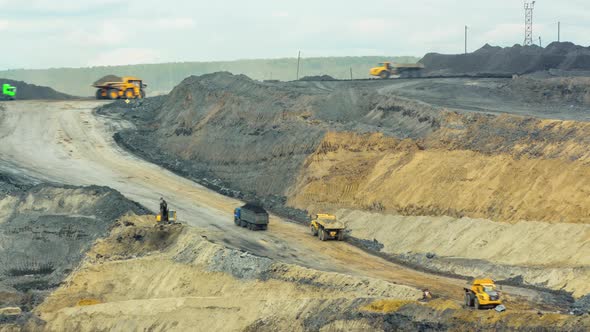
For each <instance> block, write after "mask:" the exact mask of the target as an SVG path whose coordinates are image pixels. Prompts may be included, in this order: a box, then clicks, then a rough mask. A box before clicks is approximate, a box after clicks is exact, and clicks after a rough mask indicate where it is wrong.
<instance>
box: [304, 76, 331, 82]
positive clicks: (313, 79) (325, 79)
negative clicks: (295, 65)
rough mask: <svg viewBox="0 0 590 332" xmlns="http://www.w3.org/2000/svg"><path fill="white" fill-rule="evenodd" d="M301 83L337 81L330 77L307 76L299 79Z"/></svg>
mask: <svg viewBox="0 0 590 332" xmlns="http://www.w3.org/2000/svg"><path fill="white" fill-rule="evenodd" d="M299 80H300V81H335V80H336V79H335V78H334V77H332V76H330V75H319V76H305V77H302V78H300V79H299Z"/></svg>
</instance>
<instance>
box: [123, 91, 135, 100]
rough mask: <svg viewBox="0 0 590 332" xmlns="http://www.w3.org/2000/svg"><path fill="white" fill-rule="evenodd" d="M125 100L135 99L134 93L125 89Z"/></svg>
mask: <svg viewBox="0 0 590 332" xmlns="http://www.w3.org/2000/svg"><path fill="white" fill-rule="evenodd" d="M125 98H127V99H135V93H134V92H133V89H127V90H125Z"/></svg>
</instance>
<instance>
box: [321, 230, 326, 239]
mask: <svg viewBox="0 0 590 332" xmlns="http://www.w3.org/2000/svg"><path fill="white" fill-rule="evenodd" d="M320 241H326V231H325V230H323V229H320Z"/></svg>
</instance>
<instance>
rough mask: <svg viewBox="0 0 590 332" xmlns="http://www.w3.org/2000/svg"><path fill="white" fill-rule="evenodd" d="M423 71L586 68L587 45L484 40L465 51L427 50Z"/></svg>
mask: <svg viewBox="0 0 590 332" xmlns="http://www.w3.org/2000/svg"><path fill="white" fill-rule="evenodd" d="M420 62H421V63H422V64H424V66H425V67H426V68H425V74H426V75H429V76H438V75H441V76H444V75H486V74H489V75H512V74H519V75H521V74H528V73H534V72H539V71H548V70H555V69H558V70H565V71H578V70H590V47H583V46H579V45H575V44H573V43H569V42H564V43H558V42H554V43H551V44H549V45H548V46H547V47H545V48H542V47H539V46H535V45H533V46H521V45H515V46H513V47H504V48H502V47H497V46H490V45H488V44H486V45H485V46H483V47H482V48H480V49H479V50H477V51H475V52H473V53H469V54H458V55H447V54H438V53H429V54H427V55H426V56H424V58H423V59H422V60H420Z"/></svg>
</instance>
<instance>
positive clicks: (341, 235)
mask: <svg viewBox="0 0 590 332" xmlns="http://www.w3.org/2000/svg"><path fill="white" fill-rule="evenodd" d="M338 241H344V232H343V231H338Z"/></svg>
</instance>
